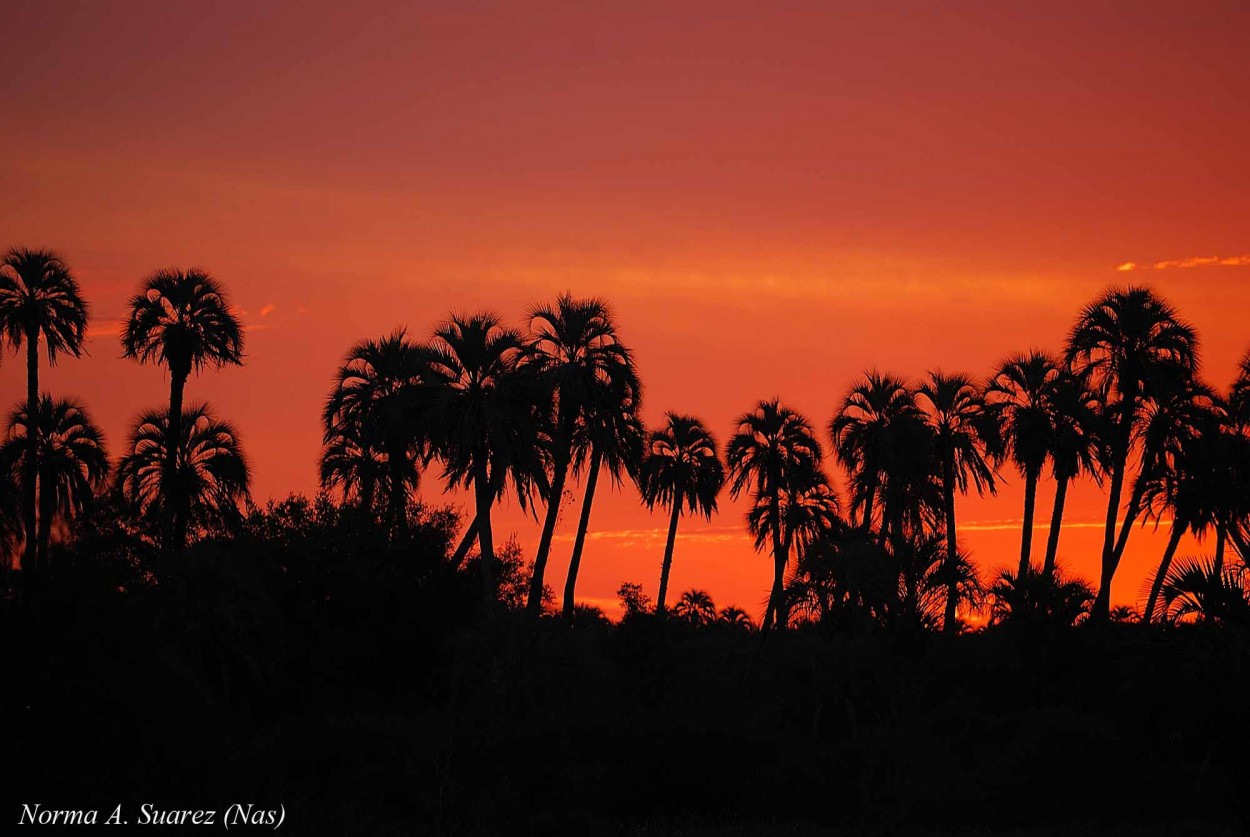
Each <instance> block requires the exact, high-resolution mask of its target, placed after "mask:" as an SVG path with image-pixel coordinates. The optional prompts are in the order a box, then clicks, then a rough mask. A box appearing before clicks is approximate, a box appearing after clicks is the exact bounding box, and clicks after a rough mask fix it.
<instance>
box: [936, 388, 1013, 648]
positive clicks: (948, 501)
mask: <svg viewBox="0 0 1250 837" xmlns="http://www.w3.org/2000/svg"><path fill="white" fill-rule="evenodd" d="M917 395H918V396H919V397H920V398H922V399H923V400H924V402H927V405H928V406H927V409H925V411H924V415H925V418H926V421H927V422H928V424H929V426H930V428H931V429H932V431H933V434H934V437H935V440H936V446H937V455H938V459H939V460H940V463H941V472H942V506H943V517H944V526H945V530H946V562H947V565H948V572H947V575H948V576H949V578H948V582H949V587H948V589H947V592H946V604H945V612H944V617H943V623H942V624H943V630H944V631H945V632H946V633H953V632H954V631H955V629H956V628H957V627H958V623H957V622H956V621H955V611H956V607H957V605H958V601H959V596H958V593H959V591H958V583H959V579H958V574H957V573H955V572H954V566H955V563H956V562H957V561H958V560H959V549H958V547H957V545H956V542H955V490H956V489H958V490H959V491H960V492H961V493H963V494H967V493H968V484H969V481H970V480H971V483H972V485H974V486H975V487H976V490H977V493H978V494H982V495H983V494H984V493H985V492H986V491H989V492H990V493H991V494H992V493H994V491H995V486H994V469H993V468H992V467H991V466H990V464H989V462H987V453H986V451H987V449H989V450H993V449H994V448H995V447H996V438H995V437H996V436H997V433H996V430H997V428H996V427H995V426H994V425H995V422H994V421H993V413H991V412H990V411H989V410H987V409H986V406H985V398H984V395H983V394H982V393H981V391H980V389H979V388H978V387H977V385H976V384H975V383H973V381H972V379H971V378H969V377H968V376H967V375H944V374H942V373H941V372H930V373H929V379H928V380H927V381H925V382H923V383H922V384H921V385H920V388H919V389H918V390H917Z"/></svg>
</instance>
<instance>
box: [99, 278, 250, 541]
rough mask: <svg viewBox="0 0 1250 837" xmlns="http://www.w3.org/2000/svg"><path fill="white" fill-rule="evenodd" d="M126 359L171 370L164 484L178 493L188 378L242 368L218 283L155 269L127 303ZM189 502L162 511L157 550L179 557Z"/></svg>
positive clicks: (239, 339)
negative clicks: (213, 370)
mask: <svg viewBox="0 0 1250 837" xmlns="http://www.w3.org/2000/svg"><path fill="white" fill-rule="evenodd" d="M121 341H122V349H123V354H124V356H125V357H128V358H135V359H137V360H138V361H139V362H140V363H149V362H152V363H158V364H162V365H164V366H165V367H166V368H167V369H168V370H169V410H168V411H167V412H166V413H165V415H166V416H167V425H166V429H167V432H168V433H169V439H168V440H167V441H166V443H165V445H164V450H165V453H166V457H167V460H166V462H165V468H166V470H167V471H168V472H169V473H168V474H167V475H166V477H165V480H164V485H166V486H167V487H169V488H170V489H171V490H173V491H175V492H177V491H180V490H181V489H182V487H183V481H182V480H180V479H176V478H175V470H176V469H177V467H178V463H177V457H178V451H179V445H180V444H181V442H180V440H183V439H185V438H186V434H185V433H184V432H183V430H182V426H181V422H182V417H183V415H184V411H183V406H182V400H183V391H184V389H185V388H186V383H187V378H188V377H189V376H190V374H191V372H192V371H195V372H199V371H200V370H201V369H203V368H204V367H205V366H211V367H213V368H217V369H220V368H221V367H222V366H225V365H226V364H228V363H232V364H236V365H242V363H243V328H242V326H241V325H240V324H239V320H238V318H237V317H235V315H234V312H233V310H232V309H231V307H230V303H229V301H228V300H227V299H226V293H225V290H224V289H223V288H222V286H221V285H220V284H219V283H218V282H217V280H216V279H214V278H213V277H211V276H209V275H208V274H207V273H205V272H204V271H202V270H199V269H196V268H192V269H190V270H187V271H182V270H159V271H157V272H156V273H153V274H152V275H151V276H149V277H148V278H147V279H145V280H144V281H143V283H142V285H141V286H140V288H139V292H138V293H137V294H135V296H133V297H132V298H131V300H130V317H129V319H128V320H127V321H126V325H125V327H124V329H123V330H122V335H121ZM192 502H193V500H192V498H191V497H184V496H182V495H181V494H178V493H175V494H172V495H170V497H169V498H168V501H167V502H165V503H163V504H162V508H161V514H162V519H161V547H162V549H164V550H165V551H166V552H167V553H168V554H171V555H172V554H177V553H178V552H180V551H181V550H182V549H183V546H184V542H183V541H182V540H181V539H180V534H179V533H185V532H186V531H187V528H188V521H187V520H186V519H185V518H186V517H187V516H188V515H189V514H190V509H189V506H190V504H191V503H192Z"/></svg>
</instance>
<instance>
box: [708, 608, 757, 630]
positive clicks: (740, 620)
mask: <svg viewBox="0 0 1250 837" xmlns="http://www.w3.org/2000/svg"><path fill="white" fill-rule="evenodd" d="M716 621H717V622H720V623H721V624H722V625H729V626H731V627H734V628H739V629H741V630H744V631H753V630H755V623H754V622H752V621H751V616H750V614H748V613H747V612H746V611H745V610H743V609H742V608H740V607H734V606H733V605H729V606H727V607H723V608H721V611H720V613H719V614H718V615H717V617H716Z"/></svg>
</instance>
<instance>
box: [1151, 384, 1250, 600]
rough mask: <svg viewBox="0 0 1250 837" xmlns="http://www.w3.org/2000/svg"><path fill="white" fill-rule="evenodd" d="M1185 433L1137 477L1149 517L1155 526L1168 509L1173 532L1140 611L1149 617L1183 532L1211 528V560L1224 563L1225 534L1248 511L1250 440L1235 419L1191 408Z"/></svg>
mask: <svg viewBox="0 0 1250 837" xmlns="http://www.w3.org/2000/svg"><path fill="white" fill-rule="evenodd" d="M1191 420H1192V421H1193V424H1192V425H1190V426H1189V427H1188V428H1187V431H1188V432H1187V434H1186V439H1185V441H1184V443H1183V444H1182V445H1179V446H1177V447H1175V448H1174V449H1172V450H1170V451H1168V452H1167V454H1166V455H1165V456H1162V457H1160V462H1159V463H1158V464H1157V465H1155V466H1154V467H1153V468H1151V469H1150V470H1149V471H1147V470H1143V472H1142V476H1141V477H1139V482H1144V488H1143V490H1142V492H1141V494H1142V503H1143V505H1144V507H1145V513H1146V518H1147V519H1153V520H1154V521H1155V525H1156V526H1158V524H1159V522H1161V521H1162V520H1163V518H1164V516H1165V515H1167V514H1169V513H1170V515H1171V518H1172V521H1171V532H1170V534H1169V537H1168V542H1167V546H1166V547H1165V548H1164V551H1163V558H1162V559H1161V561H1160V562H1159V568H1158V569H1157V570H1156V571H1155V573H1154V576H1153V578H1152V579H1151V584H1150V593H1149V595H1148V597H1147V600H1146V607H1145V609H1144V610H1143V613H1142V621H1144V622H1149V621H1150V620H1151V619H1152V618H1153V617H1154V615H1155V613H1156V603H1157V602H1158V599H1159V596H1160V594H1161V593H1162V592H1163V589H1164V584H1165V581H1166V579H1167V578H1168V574H1169V571H1170V567H1171V563H1172V559H1173V557H1174V556H1175V554H1176V550H1177V548H1178V547H1179V545H1180V540H1181V538H1182V537H1183V536H1184V534H1185V533H1186V532H1192V533H1193V534H1194V535H1195V536H1196V537H1197V538H1198V539H1199V540H1202V539H1203V538H1205V536H1206V534H1207V532H1209V531H1211V530H1214V531H1215V536H1216V543H1215V557H1214V560H1213V566H1214V569H1215V571H1216V572H1220V571H1222V569H1223V564H1224V546H1225V540H1226V538H1227V537H1228V536H1229V535H1230V534H1232V533H1235V532H1236V530H1237V526H1238V521H1239V520H1240V519H1242V518H1244V516H1245V515H1246V513H1247V510H1246V504H1247V500H1246V497H1247V492H1246V482H1245V481H1246V479H1247V469H1248V468H1250V465H1248V464H1247V463H1248V462H1250V440H1248V439H1247V438H1246V437H1245V436H1243V435H1241V434H1240V433H1238V432H1237V430H1236V424H1235V422H1233V421H1232V420H1231V419H1230V416H1229V414H1228V413H1227V412H1225V411H1224V410H1223V409H1221V408H1219V407H1217V408H1216V409H1211V410H1209V411H1206V412H1195V413H1194V414H1193V416H1192V419H1191Z"/></svg>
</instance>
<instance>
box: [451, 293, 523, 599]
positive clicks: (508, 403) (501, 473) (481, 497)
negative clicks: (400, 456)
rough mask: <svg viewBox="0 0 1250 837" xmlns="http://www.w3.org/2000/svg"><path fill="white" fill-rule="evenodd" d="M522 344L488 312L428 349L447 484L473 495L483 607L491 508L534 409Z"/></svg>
mask: <svg viewBox="0 0 1250 837" xmlns="http://www.w3.org/2000/svg"><path fill="white" fill-rule="evenodd" d="M521 345H522V344H521V336H520V334H518V333H517V332H516V331H514V330H513V329H510V328H505V327H504V326H503V324H502V322H501V320H500V318H499V316H498V315H496V314H494V313H492V312H488V311H486V312H480V313H477V314H473V315H470V316H461V315H456V316H453V317H452V318H451V320H450V321H449V322H447V323H446V324H444V325H443V326H441V327H439V328H438V330H436V331H435V332H434V341H433V343H432V344H431V346H430V353H431V358H430V366H431V371H432V372H433V374H435V375H437V376H439V377H441V379H442V381H443V382H444V383H443V384H442V385H441V386H440V387H439V388H438V389H437V390H436V392H437V393H438V395H439V403H438V405H437V407H436V413H435V414H436V415H437V423H438V432H437V435H438V448H439V451H440V456H441V457H442V458H443V461H444V463H445V470H446V474H445V477H446V480H447V482H448V484H449V485H456V484H462V485H464V486H465V487H466V488H467V487H472V489H473V496H474V505H475V509H476V513H477V522H476V530H477V539H478V548H479V551H480V565H481V575H482V592H483V597H484V600H485V602H486V605H487V607H488V608H491V607H492V606H493V604H494V602H495V600H496V598H497V595H498V594H497V590H496V588H495V572H494V564H495V547H494V532H493V530H492V528H491V518H490V513H491V507H492V506H493V505H494V502H495V498H496V497H497V496H498V495H499V492H500V491H501V490H502V485H503V479H504V477H505V475H506V474H507V471H508V469H509V468H511V467H512V464H513V462H514V461H515V457H516V456H518V455H519V454H520V451H519V450H518V447H517V440H516V436H515V430H516V427H517V425H518V423H521V424H527V423H528V422H529V417H530V415H531V413H532V410H533V401H532V399H531V398H528V397H526V396H525V394H524V393H523V392H522V389H521V388H520V387H519V386H518V384H520V383H521V377H520V376H519V375H518V370H517V363H518V360H519V359H520V354H521ZM533 445H534V439H530V446H531V447H532V446H533ZM492 477H495V478H496V479H492Z"/></svg>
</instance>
